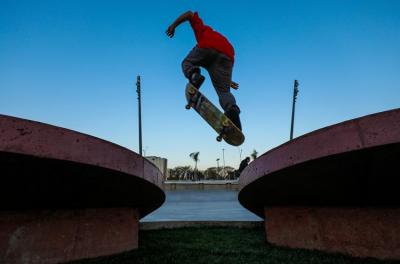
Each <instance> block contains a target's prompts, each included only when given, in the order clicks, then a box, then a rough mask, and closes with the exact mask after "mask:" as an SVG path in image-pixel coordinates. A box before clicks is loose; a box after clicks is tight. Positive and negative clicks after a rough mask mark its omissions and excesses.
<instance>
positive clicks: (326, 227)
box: [0, 109, 400, 263]
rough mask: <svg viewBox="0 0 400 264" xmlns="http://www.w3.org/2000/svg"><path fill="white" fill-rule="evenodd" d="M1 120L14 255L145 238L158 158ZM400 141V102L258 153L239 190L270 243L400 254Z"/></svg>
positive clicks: (156, 195)
mask: <svg viewBox="0 0 400 264" xmlns="http://www.w3.org/2000/svg"><path fill="white" fill-rule="evenodd" d="M0 128H1V129H0V131H1V139H2V140H1V146H0V148H1V168H2V177H3V178H2V180H3V184H2V185H1V186H2V190H1V194H2V206H1V207H2V208H1V209H2V210H1V218H0V220H1V221H0V224H1V225H0V230H1V233H2V236H1V240H0V245H1V247H0V252H1V255H0V257H1V259H2V260H3V261H5V262H6V263H22V262H24V263H58V262H60V261H70V260H75V259H82V258H91V257H98V256H102V255H110V254H113V253H119V252H124V251H127V250H133V249H135V248H138V247H140V245H139V244H138V229H139V220H140V219H141V218H143V217H144V216H146V215H147V214H149V213H150V212H152V211H154V210H157V209H158V208H159V207H160V206H161V205H162V204H163V202H164V200H165V194H164V191H163V184H162V175H161V172H160V171H159V170H158V169H157V168H156V167H155V166H154V165H152V164H151V163H150V162H148V161H147V160H145V159H144V158H142V157H141V156H140V155H138V154H136V153H134V152H132V151H129V150H127V149H125V148H122V147H120V146H117V145H115V144H112V143H109V142H107V141H104V140H101V139H98V138H95V137H92V136H88V135H85V134H81V133H78V132H75V131H71V130H68V129H64V128H60V127H54V126H51V125H48V124H43V123H40V122H36V121H29V120H25V119H20V118H15V117H11V116H4V115H2V116H0ZM399 147H400V109H394V110H390V111H386V112H381V113H376V114H372V115H368V116H364V117H360V118H357V119H354V120H349V121H345V122H342V123H339V124H335V125H332V126H329V127H325V128H322V129H319V130H317V131H313V132H311V133H309V134H306V135H303V136H301V137H299V138H297V139H295V140H292V141H289V142H288V143H285V144H283V145H281V146H278V147H276V148H274V149H272V150H270V151H268V152H266V153H264V154H263V155H261V156H260V157H258V158H257V159H256V160H255V161H254V162H252V163H251V164H250V165H249V166H248V167H247V168H246V169H245V170H244V171H243V172H242V175H241V177H240V182H239V188H240V191H239V195H238V200H239V202H240V203H241V204H242V205H243V207H244V208H246V209H248V210H249V211H251V212H252V213H254V214H256V215H257V216H259V217H261V218H263V219H265V221H264V227H265V235H266V239H267V241H268V243H271V244H276V245H281V246H287V247H290V248H306V249H317V250H321V251H327V252H340V253H344V254H348V255H351V256H356V257H374V258H378V259H398V258H399V257H400V256H399V243H400V241H399V237H400V235H399V232H400V230H399V228H398V227H399V226H400V225H399V221H400V212H399V194H398V192H397V186H398V183H399V179H398V177H397V175H398V169H397V165H396V164H397V159H398V157H399V151H400V149H399ZM175 188H176V187H175ZM10 197H12V199H10ZM232 220H234V219H232ZM61 226H62V228H61V229H60V227H61ZM171 226H174V225H171ZM105 231H106V232H105ZM50 245H51V247H50ZM66 251H67V252H66ZM22 260H23V261H22Z"/></svg>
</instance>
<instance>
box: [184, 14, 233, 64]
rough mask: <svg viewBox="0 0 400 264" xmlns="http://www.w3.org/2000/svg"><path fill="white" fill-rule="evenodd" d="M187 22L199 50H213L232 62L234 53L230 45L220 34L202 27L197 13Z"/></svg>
mask: <svg viewBox="0 0 400 264" xmlns="http://www.w3.org/2000/svg"><path fill="white" fill-rule="evenodd" d="M189 22H190V25H191V26H192V28H193V31H194V34H195V36H196V40H197V46H198V47H199V48H211V49H215V50H217V51H219V52H222V53H223V54H225V55H227V56H228V57H229V58H231V59H232V61H233V60H234V58H235V51H234V49H233V46H232V44H231V43H229V41H228V39H227V38H225V37H224V36H223V35H222V34H220V33H218V32H217V31H214V30H213V29H212V28H211V27H210V26H207V25H204V24H203V21H202V20H201V18H200V17H199V15H198V13H197V12H195V13H194V14H193V16H192V18H191V19H190V21H189Z"/></svg>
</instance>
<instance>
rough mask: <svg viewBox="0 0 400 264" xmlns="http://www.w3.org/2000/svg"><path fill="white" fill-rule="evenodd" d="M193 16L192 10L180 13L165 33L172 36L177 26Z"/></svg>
mask: <svg viewBox="0 0 400 264" xmlns="http://www.w3.org/2000/svg"><path fill="white" fill-rule="evenodd" d="M192 17H193V12H192V11H186V12H185V13H183V14H182V15H180V16H179V17H178V18H177V19H176V20H175V21H174V23H172V24H171V25H170V26H169V27H168V29H167V31H166V32H165V33H167V36H168V37H170V38H172V37H173V36H174V34H175V28H176V27H177V26H179V25H180V24H182V23H183V22H185V21H189V20H190V19H191V18H192Z"/></svg>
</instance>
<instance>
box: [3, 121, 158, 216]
mask: <svg viewBox="0 0 400 264" xmlns="http://www.w3.org/2000/svg"><path fill="white" fill-rule="evenodd" d="M0 152H4V153H14V154H23V155H28V156H34V157H39V158H47V159H54V160H61V161H71V162H76V163H80V164H86V165H92V166H96V167H101V168H106V169H110V170H114V171H117V172H122V173H124V174H127V175H131V176H132V177H138V178H140V179H142V180H144V181H145V182H148V183H149V186H153V187H157V188H158V189H159V193H163V184H162V183H163V175H162V173H161V171H160V170H159V169H158V168H157V167H156V166H154V165H153V164H152V163H151V162H149V161H148V160H146V159H145V158H143V157H141V156H140V155H139V154H137V153H135V152H133V151H131V150H128V149H126V148H124V147H121V146H119V145H117V144H114V143H111V142H108V141H105V140H102V139H99V138H96V137H93V136H90V135H86V134H83V133H80V132H76V131H73V130H70V129H65V128H61V127H57V126H53V125H49V124H45V123H41V122H37V121H32V120H27V119H22V118H17V117H12V116H6V115H0ZM163 196H164V194H163ZM160 197H161V195H160ZM154 209H156V208H154Z"/></svg>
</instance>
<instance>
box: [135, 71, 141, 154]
mask: <svg viewBox="0 0 400 264" xmlns="http://www.w3.org/2000/svg"><path fill="white" fill-rule="evenodd" d="M136 92H137V95H138V101H139V105H138V107H139V154H140V156H142V97H141V91H140V75H138V76H137V80H136Z"/></svg>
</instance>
